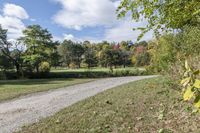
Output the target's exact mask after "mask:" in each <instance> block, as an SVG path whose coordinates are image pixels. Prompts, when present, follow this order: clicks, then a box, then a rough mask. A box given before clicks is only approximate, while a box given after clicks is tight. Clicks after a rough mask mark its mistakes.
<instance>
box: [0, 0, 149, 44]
mask: <svg viewBox="0 0 200 133" xmlns="http://www.w3.org/2000/svg"><path fill="white" fill-rule="evenodd" d="M119 2H120V1H119V0H0V24H1V25H2V27H3V28H6V29H8V37H9V39H17V38H18V37H20V36H22V30H24V29H25V27H26V26H27V25H31V24H39V25H41V26H42V27H43V28H47V29H48V30H49V31H50V32H51V33H52V34H53V37H54V39H55V40H63V39H71V40H74V41H84V40H89V41H94V42H98V41H102V40H107V41H122V40H125V41H126V40H133V41H135V40H136V38H137V36H138V35H139V31H132V28H133V27H134V28H135V27H139V26H144V25H145V24H146V23H145V22H138V23H136V22H133V21H131V20H129V19H128V18H125V19H124V20H118V19H117V18H116V13H115V10H116V8H117V6H118V5H119ZM151 38H152V33H151V32H150V33H148V34H147V35H145V37H144V38H143V40H149V39H151Z"/></svg>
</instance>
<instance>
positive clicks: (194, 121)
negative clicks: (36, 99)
mask: <svg viewBox="0 0 200 133" xmlns="http://www.w3.org/2000/svg"><path fill="white" fill-rule="evenodd" d="M199 122H200V115H199V114H194V113H192V111H191V108H190V106H189V105H188V103H185V102H183V101H182V99H181V97H180V92H179V91H177V90H175V89H171V87H169V82H168V80H167V79H166V78H162V77H158V78H153V79H148V80H142V81H137V82H132V83H129V84H126V85H123V86H119V87H116V88H113V89H110V90H108V91H105V92H103V93H100V94H98V95H96V96H94V97H91V98H88V99H86V100H84V101H81V102H78V103H76V104H74V105H72V106H70V107H68V108H66V109H63V110H62V111H60V112H59V113H57V114H55V115H54V116H51V117H48V118H46V119H43V120H41V121H40V122H39V123H35V124H33V125H31V126H27V127H24V128H23V130H22V131H21V133H39V132H40V133H66V132H67V133H77V132H80V133H107V132H113V133H158V132H159V133H172V132H174V133H199V132H200V124H199Z"/></svg>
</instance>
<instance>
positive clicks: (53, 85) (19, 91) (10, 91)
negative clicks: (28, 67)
mask: <svg viewBox="0 0 200 133" xmlns="http://www.w3.org/2000/svg"><path fill="white" fill-rule="evenodd" d="M89 81H92V79H27V80H3V81H0V101H3V100H8V99H12V98H16V97H19V96H21V95H26V94H30V93H35V92H41V91H47V90H50V89H57V88H61V87H65V86H70V85H74V84H79V83H84V82H89Z"/></svg>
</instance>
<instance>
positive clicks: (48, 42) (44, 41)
mask: <svg viewBox="0 0 200 133" xmlns="http://www.w3.org/2000/svg"><path fill="white" fill-rule="evenodd" d="M23 34H24V36H23V37H21V38H20V39H19V40H20V41H21V42H22V43H23V44H24V45H25V46H26V51H25V56H24V61H25V62H26V63H27V64H28V66H29V67H31V66H33V69H35V70H36V72H37V73H38V72H39V66H40V63H41V62H43V61H48V60H49V58H50V55H51V53H52V51H53V48H54V43H53V41H52V35H51V34H50V33H49V31H48V30H47V29H43V28H42V27H41V26H39V25H31V26H28V27H27V28H26V29H25V30H24V31H23Z"/></svg>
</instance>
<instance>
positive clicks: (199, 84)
mask: <svg viewBox="0 0 200 133" xmlns="http://www.w3.org/2000/svg"><path fill="white" fill-rule="evenodd" d="M193 86H194V87H195V88H198V89H200V80H198V79H196V80H195V82H194V85H193Z"/></svg>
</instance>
